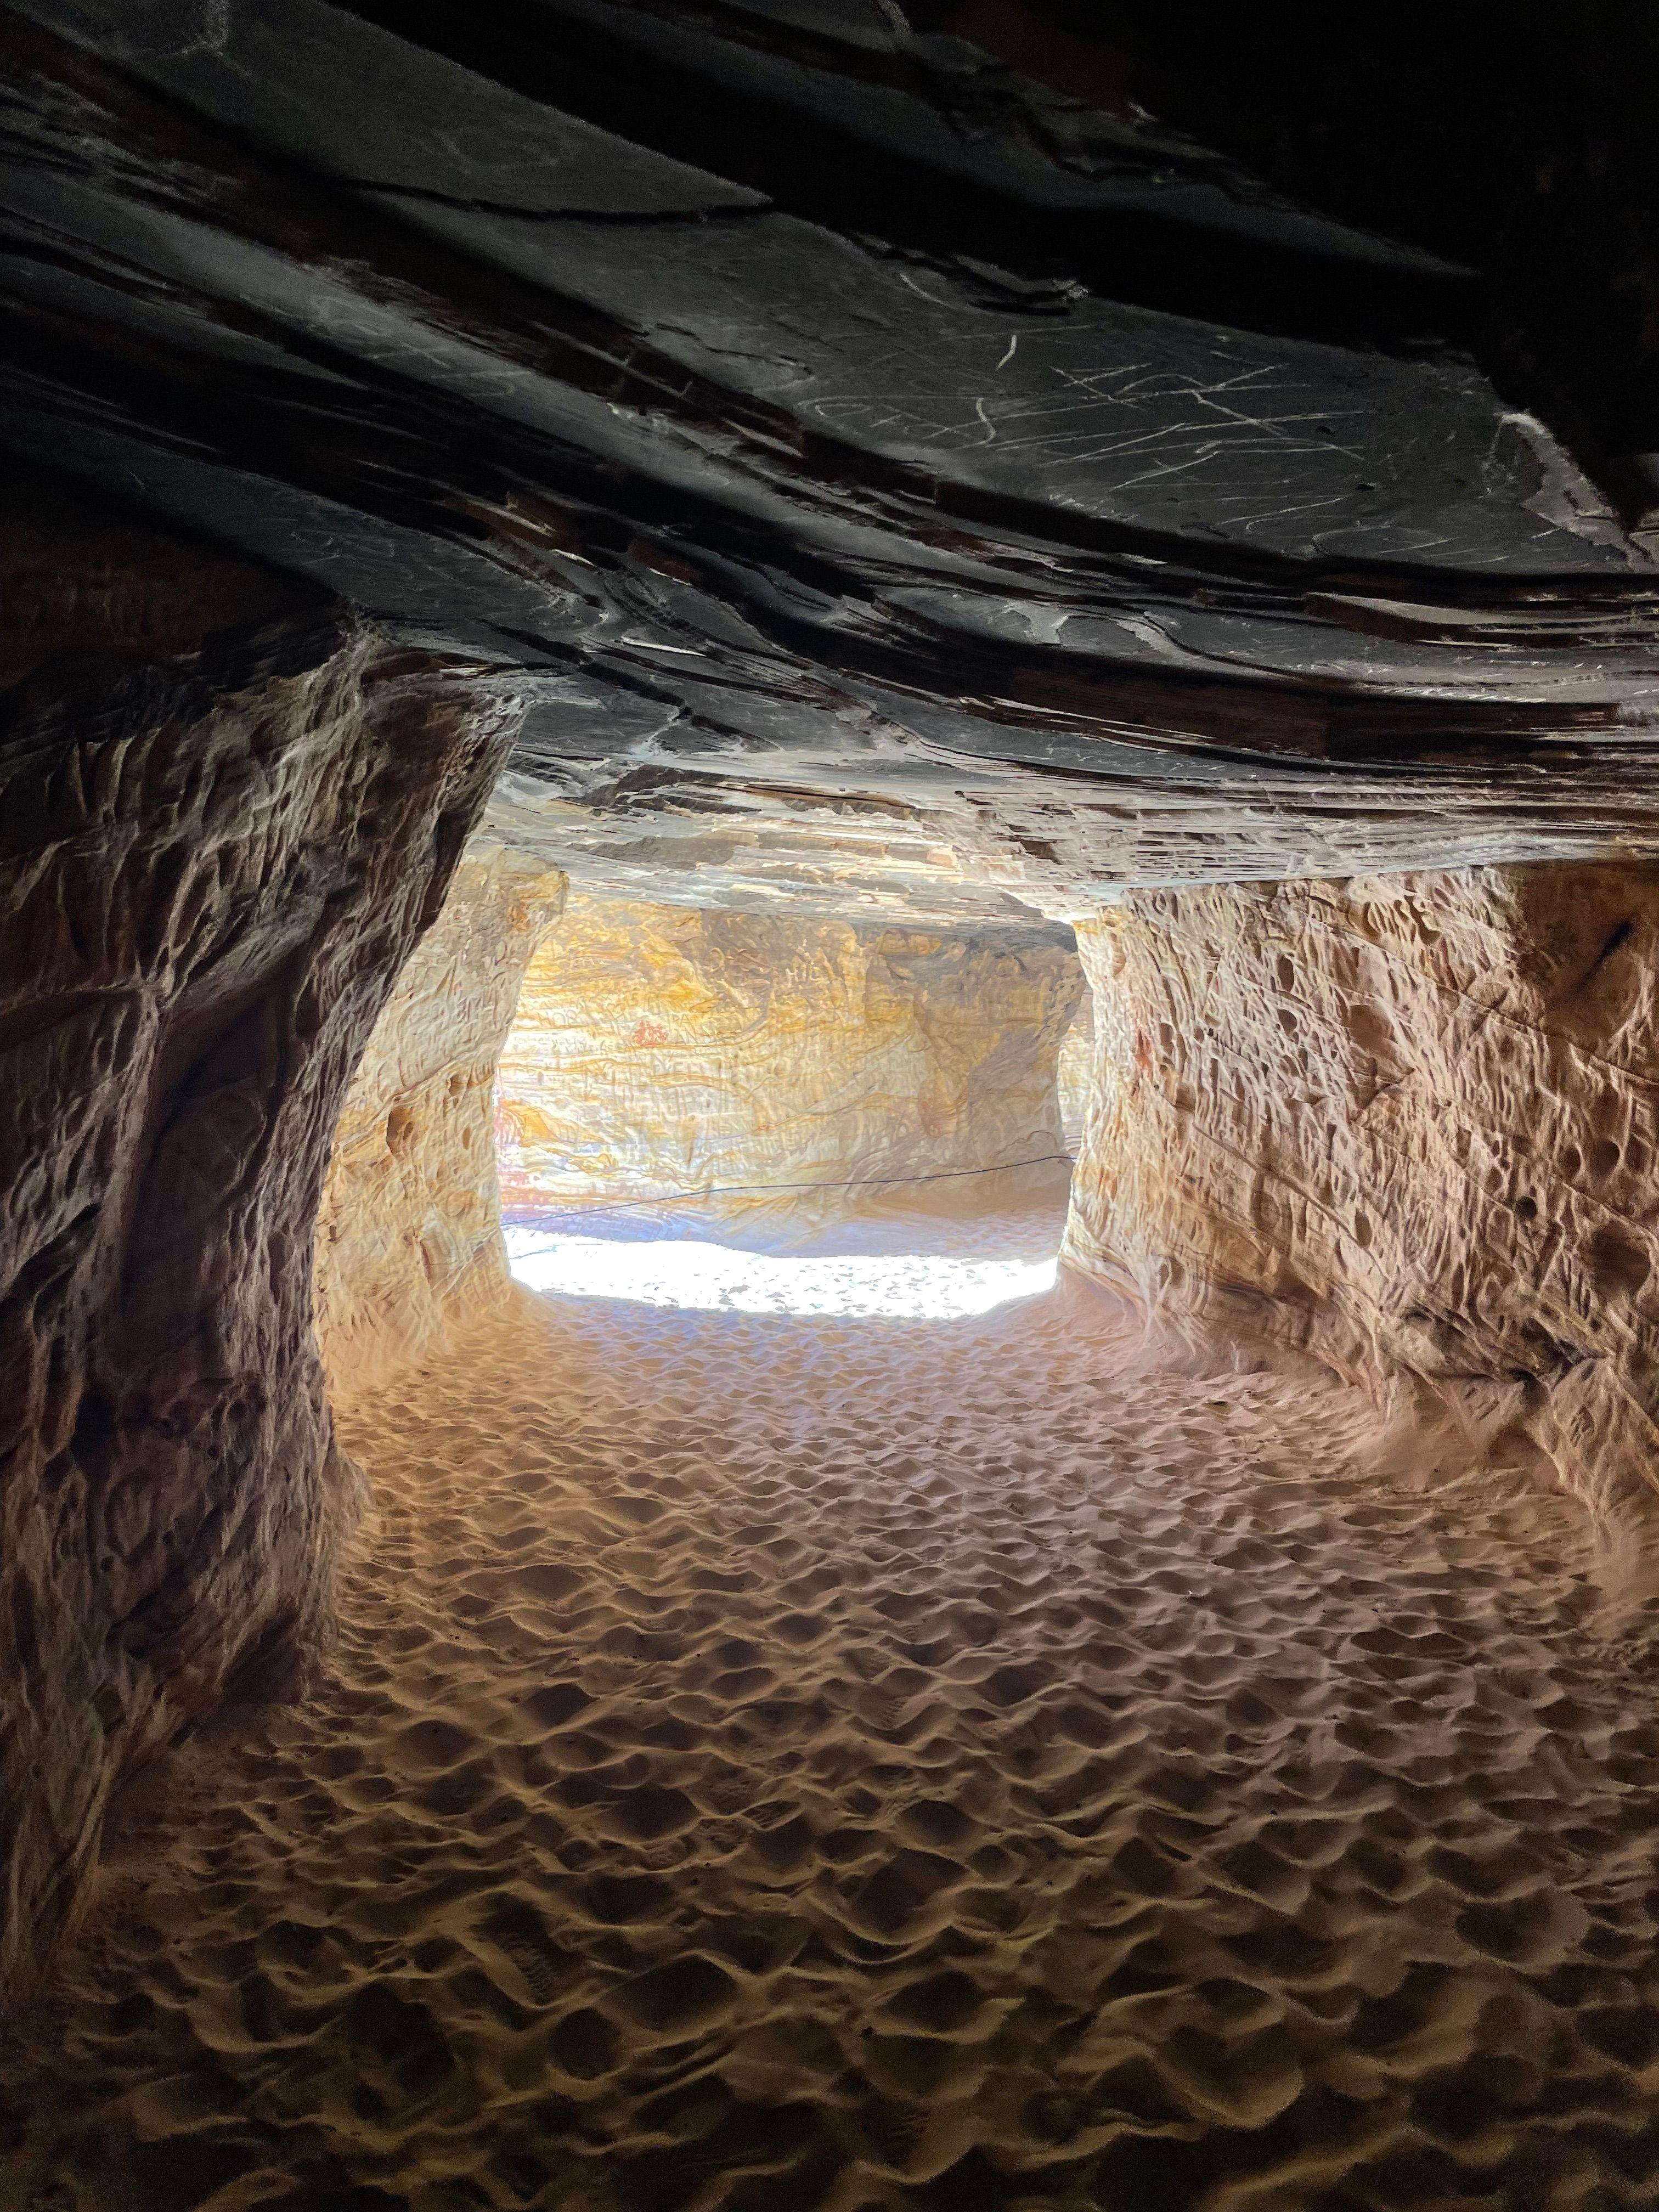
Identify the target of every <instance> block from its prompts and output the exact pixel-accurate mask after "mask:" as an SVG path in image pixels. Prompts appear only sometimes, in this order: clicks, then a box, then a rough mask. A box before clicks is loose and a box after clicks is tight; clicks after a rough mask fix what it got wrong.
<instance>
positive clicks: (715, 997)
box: [498, 896, 1082, 1207]
mask: <svg viewBox="0 0 1659 2212" xmlns="http://www.w3.org/2000/svg"><path fill="white" fill-rule="evenodd" d="M1081 987H1082V985H1081V972H1080V970H1079V966H1078V963H1077V959H1076V957H1075V955H1074V954H1073V951H1071V949H1070V947H1069V945H1061V944H1059V943H1054V942H1048V941H1044V940H1043V939H1040V938H1037V939H1033V938H1030V937H1026V938H1022V937H1019V936H1018V935H1016V934H1014V933H989V932H987V933H974V934H967V933H963V934H959V935H957V934H948V933H947V934H939V933H921V932H915V931H905V930H896V929H889V928H882V929H862V928H859V927H854V926H853V925H851V924H849V923H846V922H840V921H789V920H786V919H774V918H773V917H771V916H769V915H768V916H758V915H744V914H726V913H706V912H702V911H699V910H697V909H695V908H684V907H673V906H659V905H647V904H645V903H641V902H629V901H623V900H604V899H594V898H587V897H580V896H573V897H572V898H571V900H570V902H569V904H568V907H567V908H566V911H565V915H564V919H563V921H562V923H561V925H560V927H558V928H557V929H556V931H554V932H553V933H552V934H551V935H550V937H549V939H547V941H546V943H545V944H544V946H543V948H542V950H541V951H540V952H539V954H538V956H537V957H536V958H535V959H534V960H533V961H532V963H531V965H530V969H529V972H528V974H527V975H526V979H525V988H524V995H523V998H522V1000H521V1002H520V1014H519V1018H518V1020H517V1021H516V1022H515V1024H513V1030H512V1033H511V1035H510V1036H509V1037H508V1040H507V1048H506V1051H505V1052H504V1054H503V1055H502V1060H501V1085H500V1091H499V1102H498V1117H499V1132H500V1150H501V1183H502V1194H503V1197H504V1198H505V1200H506V1201H507V1204H508V1205H509V1206H518V1207H533V1206H538V1205H547V1204H550V1203H557V1202H559V1201H561V1200H566V1199H580V1198H581V1197H583V1196H586V1197H590V1198H591V1197H593V1196H594V1195H596V1194H607V1195H608V1194H617V1195H627V1194H652V1195H656V1194H672V1193H676V1192H682V1191H691V1190H695V1189H697V1188H702V1187H705V1186H708V1185H715V1186H723V1185H732V1184H735V1185H770V1184H777V1183H789V1182H825V1183H836V1182H843V1181H845V1180H846V1179H847V1178H848V1177H851V1176H857V1177H876V1176H927V1175H931V1174H937V1173H939V1172H940V1171H942V1170H956V1169H964V1168H981V1167H994V1166H1001V1165H1006V1164H1009V1163H1011V1162H1015V1161H1024V1160H1031V1159H1036V1158H1042V1157H1043V1156H1045V1155H1050V1154H1054V1153H1057V1152H1060V1150H1061V1149H1062V1147H1061V1142H1060V1123H1059V1109H1058V1103H1057V1100H1056V1096H1055V1084H1054V1065H1055V1055H1056V1054H1057V1051H1058V1048H1059V1045H1060V1038H1061V1036H1062V1035H1063V1034H1064V1032H1065V1030H1066V1025H1067V1024H1068V1023H1069V1021H1070V1019H1071V1017H1072V1014H1073V1010H1074V1008H1075V1006H1076V1004H1077V1000H1078V997H1079V993H1080V990H1081Z"/></svg>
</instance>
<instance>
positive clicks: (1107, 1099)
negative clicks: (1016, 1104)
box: [1065, 866, 1659, 1510]
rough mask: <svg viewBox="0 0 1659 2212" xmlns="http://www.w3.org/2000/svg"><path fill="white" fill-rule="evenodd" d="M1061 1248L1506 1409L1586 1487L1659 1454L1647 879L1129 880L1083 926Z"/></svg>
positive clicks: (1182, 1305)
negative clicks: (1076, 1141)
mask: <svg viewBox="0 0 1659 2212" xmlns="http://www.w3.org/2000/svg"><path fill="white" fill-rule="evenodd" d="M1078 941H1079V950H1080V951H1081V953H1082V956H1083V958H1084V961H1085V965H1086V967H1087V969H1088V970H1089V973H1090V975H1091V981H1092V983H1093V990H1094V1007H1095V1020H1096V1024H1097V1038H1098V1044H1097V1065H1096V1079H1097V1085H1098V1093H1097V1105H1096V1109H1095V1112H1094V1115H1093V1116H1092V1118H1091V1122H1090V1125H1089V1130H1088V1134H1087V1138H1086V1140H1085V1146H1084V1150H1083V1154H1082V1157H1081V1158H1080V1159H1079V1164H1078V1167H1077V1171H1076V1175H1075V1177H1074V1181H1073V1205H1072V1216H1071V1221H1070V1225H1069V1227H1068V1231H1067V1236H1066V1252H1065V1256H1066V1261H1068V1263H1069V1264H1070V1265H1071V1266H1072V1267H1075V1268H1078V1269H1079V1270H1081V1271H1082V1272H1084V1273H1088V1274H1091V1275H1093V1276H1096V1277H1097V1278H1099V1279H1103V1280H1105V1281H1108V1282H1109V1283H1110V1284H1112V1285H1114V1286H1115V1288H1117V1289H1119V1290H1121V1291H1127V1292H1128V1293H1129V1294H1130V1295H1131V1296H1132V1297H1133V1298H1134V1299H1136V1300H1137V1301H1138V1302H1139V1303H1141V1304H1144V1305H1145V1306H1146V1308H1147V1309H1148V1310H1151V1311H1152V1312H1153V1313H1155V1314H1157V1315H1158V1316H1160V1317H1162V1318H1164V1319H1165V1320H1167V1321H1170V1322H1173V1323H1174V1324H1175V1325H1176V1327H1177V1328H1181V1329H1182V1330H1185V1331H1187V1332H1189V1333H1192V1334H1199V1335H1206V1336H1208V1337H1210V1338H1211V1340H1213V1338H1214V1336H1215V1334H1218V1333H1219V1334H1222V1335H1231V1336H1237V1334H1240V1333H1243V1334H1245V1335H1247V1336H1248V1335H1249V1334H1265V1335H1267V1336H1268V1337H1270V1338H1272V1339H1274V1340H1277V1341H1279V1342H1281V1343H1287V1344H1291V1345H1294V1346H1298V1347H1302V1348H1304V1349H1307V1350H1309V1351H1312V1352H1316V1353H1317V1354H1318V1355H1319V1356H1320V1357H1322V1358H1324V1359H1326V1360H1328V1361H1329V1362H1330V1363H1331V1364H1334V1365H1335V1366H1337V1367H1338V1368H1339V1369H1340V1370H1343V1371H1344V1372H1346V1373H1347V1374H1349V1375H1351V1376H1354V1377H1355V1378H1357V1379H1359V1380H1361V1381H1365V1382H1368V1383H1371V1384H1373V1385H1376V1384H1379V1383H1383V1382H1385V1381H1386V1380H1387V1379H1388V1378H1390V1377H1401V1376H1403V1377H1422V1378H1425V1379H1426V1380H1427V1381H1428V1382H1429V1383H1431V1384H1432V1385H1433V1386H1435V1388H1436V1389H1437V1391H1442V1392H1443V1391H1450V1392H1453V1393H1458V1394H1462V1395H1465V1396H1467V1395H1468V1394H1469V1393H1470V1392H1471V1391H1473V1392H1474V1393H1476V1394H1477V1395H1480V1394H1486V1395H1487V1396H1488V1398H1489V1399H1490V1396H1491V1393H1492V1391H1493V1390H1494V1389H1495V1390H1496V1391H1497V1392H1498V1402H1504V1401H1507V1403H1508V1404H1509V1405H1510V1408H1511V1413H1512V1416H1513V1418H1514V1419H1516V1420H1517V1421H1518V1422H1519V1423H1520V1425H1522V1427H1523V1428H1524V1430H1525V1431H1527V1432H1528V1433H1529V1434H1530V1436H1531V1437H1532V1438H1533V1439H1534V1441H1535V1442H1536V1443H1538V1444H1540V1445H1541V1446H1542V1448H1543V1449H1544V1450H1545V1451H1546V1452H1547V1454H1548V1455H1549V1456H1550V1457H1551V1459H1553V1461H1554V1462H1555V1465H1556V1468H1557V1470H1558V1472H1559V1474H1560V1475H1561V1476H1562V1477H1563V1479H1564V1480H1566V1481H1567V1482H1568V1483H1569V1484H1570V1485H1571V1486H1572V1487H1574V1488H1575V1489H1577V1491H1579V1492H1580V1493H1581V1494H1582V1495H1583V1496H1584V1497H1585V1498H1586V1499H1587V1500H1588V1501H1589V1503H1590V1504H1592V1505H1593V1506H1595V1507H1597V1508H1599V1509H1602V1510H1612V1509H1613V1508H1615V1507H1616V1506H1617V1504H1619V1501H1620V1497H1621V1495H1622V1494H1623V1493H1625V1492H1626V1491H1627V1490H1628V1491H1630V1492H1631V1493H1632V1495H1637V1494H1639V1493H1640V1491H1641V1488H1642V1486H1643V1485H1644V1483H1651V1482H1652V1481H1653V1480H1655V1470H1656V1468H1659V1449H1656V1447H1659V1435H1656V1430H1655V1416H1656V1413H1659V1281H1656V1278H1655V1264H1656V1261H1659V1199H1656V1195H1655V1186H1654V1181H1653V1170H1654V1163H1655V1161H1656V1158H1659V1107H1656V1096H1659V1091H1656V1086H1659V985H1656V959H1655V954H1656V945H1659V871H1656V870H1655V869H1654V868H1652V867H1649V866H1628V867H1624V866H1607V867H1601V868H1579V867H1559V866H1537V867H1517V868H1500V869H1487V870H1482V871H1480V872H1465V873H1457V874H1443V875H1442V874H1431V875H1420V876H1409V877H1401V878H1392V879H1382V878H1371V879H1365V878H1356V879H1354V880H1352V881H1349V882H1345V883H1316V882H1304V883H1295V884H1250V885H1241V886H1237V887H1234V888H1231V889H1224V888H1204V889H1200V890H1183V891H1179V892H1176V891H1168V892H1149V891H1148V892H1137V893H1133V894H1131V895H1130V896H1128V898H1127V900H1126V901H1125V902H1124V904H1123V905H1122V906H1121V908H1118V909H1117V910H1116V911H1115V912H1110V913H1108V914H1104V915H1102V916H1101V917H1100V918H1099V919H1098V920H1097V921H1093V922H1091V923H1088V924H1085V926H1083V927H1080V928H1079V932H1078Z"/></svg>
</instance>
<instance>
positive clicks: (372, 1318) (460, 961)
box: [317, 843, 565, 1381]
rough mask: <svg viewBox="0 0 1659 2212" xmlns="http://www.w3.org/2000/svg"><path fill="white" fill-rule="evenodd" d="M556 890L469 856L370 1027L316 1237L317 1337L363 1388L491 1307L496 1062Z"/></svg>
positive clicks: (525, 873) (503, 1258) (500, 1274)
mask: <svg viewBox="0 0 1659 2212" xmlns="http://www.w3.org/2000/svg"><path fill="white" fill-rule="evenodd" d="M564 892H565V879H564V878H563V877H562V875H560V874H559V873H558V872H557V871H556V870H548V869H544V868H542V867H540V866H539V865H538V863H536V862H535V861H533V860H526V858H525V857H524V856H523V855H522V854H512V853H508V852H506V851H503V850H502V849H501V848H499V847H492V846H489V845H488V844H483V845H479V844H477V843H475V845H474V847H473V848H471V850H469V852H468V854H467V856H466V857H465V859H464V860H463V861H462V862H461V865H460V866H459V869H458V870H457V871H456V875H455V881H454V884H453V886H452V888H451V890H450V894H449V896H448V898H447V900H446V901H445V902H444V908H443V912H442V913H441V915H440V916H439V917H438V920H437V921H436V922H435V925H434V926H433V927H432V928H431V929H430V930H429V931H428V933H427V935H426V937H425V938H424V939H422V942H421V944H420V945H418V946H417V947H416V951H415V953H414V956H413V957H412V958H411V959H410V963H409V965H408V966H407V967H406V968H405V969H404V972H403V974H402V975H401V976H400V977H399V978H398V987H397V989H396V990H395V991H394V992H393V994H392V997H391V998H390V1000H388V1001H387V1002H386V1011H385V1012H383V1013H382V1014H381V1016H380V1020H379V1021H378V1022H377V1023H376V1024H375V1028H374V1036H372V1037H371V1038H370V1039H369V1042H368V1051H367V1052H366V1053H365V1054H364V1055H363V1060H362V1066H360V1068H359V1069H358V1071H357V1079H356V1082H355V1083H354V1084H353V1085H352V1086H351V1091H350V1094H349V1097H348V1098H347V1100H346V1103H345V1106H344V1109H343V1111H342V1113H341V1115H340V1122H339V1127H338V1130H337V1133H336V1136H335V1140H334V1153H333V1158H332V1159H331V1162H330V1164H329V1171H328V1182H327V1183H326V1185H325V1188H324V1192H323V1201H322V1206H321V1210H320V1212H319V1216H318V1225H317V1330H318V1335H319V1339H320V1340H321V1343H322V1347H323V1353H324V1357H325V1360H326V1361H327V1363H328V1365H329V1367H330V1369H331V1370H333V1371H335V1372H337V1373H339V1374H349V1375H350V1376H352V1377H353V1379H354V1380H356V1381H361V1380H362V1378H363V1377H364V1376H366V1375H368V1374H372V1373H374V1372H376V1371H379V1370H384V1369H386V1368H387V1367H389V1366H395V1365H397V1364H398V1363H399V1362H400V1361H402V1360H404V1359H409V1358H416V1357H417V1356H419V1355H420V1354H421V1353H422V1352H424V1351H426V1350H427V1349H428V1347H429V1346H431V1345H432V1343H433V1342H434V1340H435V1338H437V1337H438V1336H439V1335H440V1334H441V1332H442V1330H443V1328H444V1325H445V1322H446V1321H447V1319H450V1318H453V1317H454V1316H457V1315H459V1314H460V1313H464V1312H476V1311H477V1310H479V1309H480V1308H481V1307H483V1306H487V1305H489V1304H491V1303H493V1302H494V1301H495V1299H496V1298H498V1297H501V1296H502V1295H503V1294H504V1293H505V1291H506V1290H507V1284H508V1281H509V1277H508V1274H507V1253H506V1249H505V1248H504V1247H503V1245H502V1243H501V1201H500V1194H499V1191H498V1189H497V1185H496V1176H495V1138H494V1110H493V1108H494V1096H493V1094H494V1085H495V1062H496V1060H497V1058H498V1056H499V1054H500V1052H501V1042H502V1040H503V1039H504V1038H505V1036H506V1035H507V1027H508V1024H510V1023H511V1021H512V1019H513V1008H514V1006H515V1005H516V1003H517V1000H518V995H519V986H520V981H521V980H522V978H523V975H524V971H525V968H526V963H528V961H529V959H530V957H531V955H532V953H533V952H534V951H535V949H536V946H537V944H538V941H539V939H541V938H542V936H543V935H544V933H546V931H547V930H548V929H549V928H550V927H551V925H552V924H553V923H554V922H555V921H556V920H557V918H558V915H559V913H560V910H561V908H562V906H563V904H564Z"/></svg>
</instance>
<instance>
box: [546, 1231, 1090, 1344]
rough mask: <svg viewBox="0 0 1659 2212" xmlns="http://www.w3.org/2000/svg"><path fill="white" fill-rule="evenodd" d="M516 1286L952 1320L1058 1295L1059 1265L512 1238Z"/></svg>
mask: <svg viewBox="0 0 1659 2212" xmlns="http://www.w3.org/2000/svg"><path fill="white" fill-rule="evenodd" d="M506 1237H507V1256H508V1258H509V1260H510V1261H511V1262H512V1266H513V1274H514V1275H515V1276H516V1277H517V1278H518V1279H519V1281H520V1282H521V1283H523V1284H525V1285H526V1287H527V1288H529V1289H531V1290H532V1291H557V1292H559V1293H560V1294H561V1295H562V1296H563V1297H589V1298H629V1299H632V1300H634V1301H635V1302H636V1303H638V1304H643V1305H651V1306H679V1307H682V1308H685V1309H688V1310H693V1311H697V1312H702V1313H722V1312H723V1313H752V1314H838V1315H856V1316H868V1317H872V1318H877V1317H879V1318H883V1319H886V1320H891V1321H951V1320H954V1319H956V1318H957V1316H961V1315H963V1314H982V1313H988V1312H989V1311H990V1310H991V1309H992V1308H993V1307H994V1306H1000V1305H1002V1304H1006V1302H1007V1300H1009V1299H1010V1298H1026V1297H1033V1296H1034V1295H1035V1294H1036V1292H1037V1291H1051V1290H1052V1289H1053V1288H1054V1266H1055V1263H1054V1260H1053V1258H1052V1257H1050V1258H1048V1259H1046V1260H1036V1261H1023V1260H977V1259H957V1258H952V1257H949V1256H946V1255H938V1254H927V1255H924V1254H887V1255H875V1256H872V1255H867V1254H857V1255H839V1256H836V1257H832V1258H822V1257H819V1258H812V1259H782V1258H779V1257H777V1256H776V1255H774V1254H771V1253H763V1252H735V1251H732V1250H729V1249H727V1248H726V1246H725V1245H722V1244H704V1243H692V1242H690V1241H687V1242H684V1243H681V1242H675V1243H611V1241H609V1240H608V1239H606V1238H605V1237H565V1236H553V1235H549V1234H548V1233H546V1232H545V1231H540V1230H535V1229H514V1228H509V1229H508V1230H507V1231H506Z"/></svg>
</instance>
